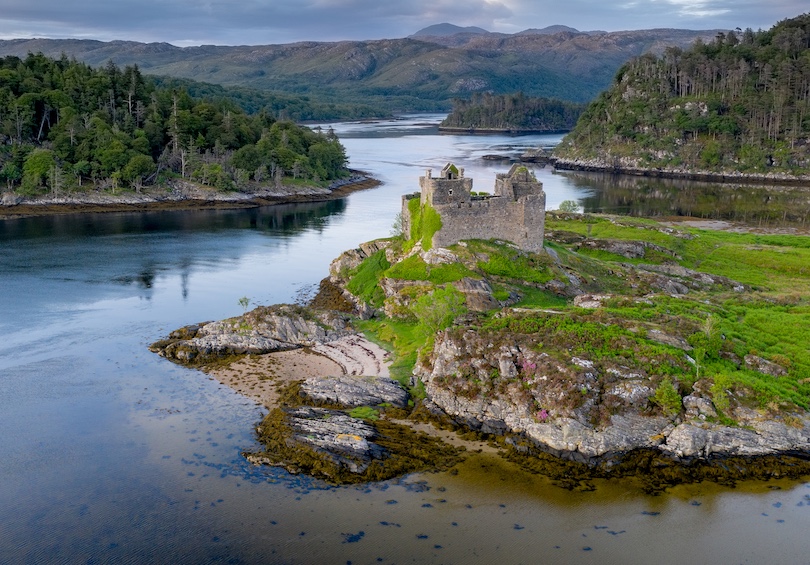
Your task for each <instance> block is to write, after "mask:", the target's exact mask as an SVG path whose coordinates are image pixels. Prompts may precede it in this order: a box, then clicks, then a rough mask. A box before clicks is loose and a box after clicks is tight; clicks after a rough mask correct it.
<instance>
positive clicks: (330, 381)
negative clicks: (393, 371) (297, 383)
mask: <svg viewBox="0 0 810 565" xmlns="http://www.w3.org/2000/svg"><path fill="white" fill-rule="evenodd" d="M300 393H301V394H302V395H303V396H304V397H306V399H307V400H308V401H310V402H315V403H316V404H333V405H334V404H337V405H340V406H345V407H349V408H354V407H356V406H378V405H380V404H390V405H392V406H396V407H399V408H404V407H405V406H407V405H408V393H407V392H405V390H404V389H403V388H402V387H401V386H400V385H399V383H397V382H396V381H392V380H391V379H387V378H384V377H376V376H352V375H339V376H334V377H324V378H317V379H307V380H305V381H304V382H303V383H301V388H300Z"/></svg>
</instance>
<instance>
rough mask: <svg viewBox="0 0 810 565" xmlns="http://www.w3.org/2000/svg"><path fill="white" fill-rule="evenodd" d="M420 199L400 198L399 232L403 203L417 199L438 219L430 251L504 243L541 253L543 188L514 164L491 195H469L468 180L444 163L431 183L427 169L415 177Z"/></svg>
mask: <svg viewBox="0 0 810 565" xmlns="http://www.w3.org/2000/svg"><path fill="white" fill-rule="evenodd" d="M419 187H420V189H421V191H420V193H418V195H417V194H409V195H405V196H403V197H402V217H403V230H404V233H405V234H406V235H408V234H409V232H410V224H411V221H410V212H409V209H408V201H409V200H413V199H414V198H417V197H419V198H420V205H421V206H423V207H424V206H425V205H430V206H431V207H432V208H433V209H435V210H436V212H438V213H439V215H440V216H441V220H442V228H441V229H440V230H439V231H437V232H436V233H435V234H434V236H433V246H434V247H447V246H449V245H453V244H454V243H457V242H458V241H460V240H462V239H504V240H507V241H511V242H512V243H514V244H516V245H518V246H519V247H521V248H522V249H525V250H527V251H540V250H542V248H543V229H544V227H545V206H546V195H545V192H543V185H542V184H541V183H540V182H538V181H537V179H536V178H535V177H534V175H533V174H532V173H531V172H530V171H529V170H528V169H527V168H526V167H524V166H521V165H518V164H515V165H513V166H512V168H511V169H510V170H509V172H508V173H505V174H498V175H497V176H496V179H495V188H494V195H492V196H487V197H479V196H473V195H472V187H473V180H472V179H471V178H467V177H465V176H464V169H463V168H457V167H456V166H455V165H453V164H452V163H447V164H446V165H445V166H444V167H443V168H442V170H441V171H440V172H439V175H438V176H436V177H434V176H433V174H432V171H431V170H430V169H428V170H427V171H426V172H425V176H423V177H419Z"/></svg>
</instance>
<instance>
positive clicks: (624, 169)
mask: <svg viewBox="0 0 810 565" xmlns="http://www.w3.org/2000/svg"><path fill="white" fill-rule="evenodd" d="M549 162H550V163H551V164H552V165H553V166H554V168H555V169H557V170H560V171H586V172H600V173H613V174H621V175H631V176H641V177H651V178H667V179H683V180H694V181H704V182H715V183H724V182H729V183H732V182H736V183H741V182H742V183H765V184H772V185H781V186H796V185H799V186H802V185H806V184H807V183H808V182H810V175H798V176H797V175H789V174H787V173H742V172H739V171H719V172H718V171H695V170H691V169H672V168H649V167H640V166H637V165H636V164H635V160H628V159H616V160H615V161H614V162H612V163H608V162H606V161H604V160H601V159H580V158H574V159H570V158H564V157H556V156H552V157H551V159H550V161H549Z"/></svg>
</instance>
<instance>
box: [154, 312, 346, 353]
mask: <svg viewBox="0 0 810 565" xmlns="http://www.w3.org/2000/svg"><path fill="white" fill-rule="evenodd" d="M319 316H320V319H317V318H315V317H314V316H313V317H312V318H310V317H305V316H304V310H302V309H300V308H297V307H294V306H288V305H280V306H271V307H264V306H262V307H259V308H256V309H255V310H253V311H251V312H248V313H247V314H245V315H244V316H239V317H237V318H230V319H227V320H222V321H219V322H209V323H206V324H198V325H195V326H186V327H185V328H181V329H180V330H176V331H175V332H172V334H171V335H170V337H169V339H167V340H163V341H159V342H156V343H154V344H152V346H150V349H151V350H152V351H155V352H156V353H158V354H159V355H162V356H163V357H166V358H167V359H171V360H173V361H177V362H179V363H186V364H200V363H208V362H211V361H213V360H216V359H218V358H222V357H228V356H230V355H243V354H262V353H270V352H273V351H283V350H286V349H294V348H296V347H301V346H313V345H316V344H319V343H326V342H329V341H332V340H334V339H337V338H339V337H342V336H345V335H349V334H350V333H352V332H351V331H349V330H347V329H346V325H345V322H344V321H343V319H342V318H341V317H340V316H339V315H338V314H337V313H334V312H331V313H330V312H322V313H320V314H319ZM313 318H314V319H313Z"/></svg>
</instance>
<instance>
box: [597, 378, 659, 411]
mask: <svg viewBox="0 0 810 565" xmlns="http://www.w3.org/2000/svg"><path fill="white" fill-rule="evenodd" d="M605 392H606V393H607V394H612V395H614V396H615V397H617V398H620V399H621V400H622V401H623V402H624V403H625V404H626V405H627V406H633V407H635V408H643V407H645V406H647V405H648V404H649V402H650V397H651V396H652V395H653V394H655V390H653V388H652V387H650V386H649V385H648V384H647V383H646V382H644V381H641V380H627V381H623V382H620V383H616V384H614V385H613V386H611V387H610V388H609V389H607V390H606V391H605Z"/></svg>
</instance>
